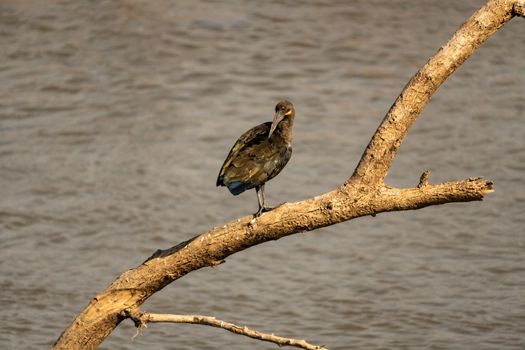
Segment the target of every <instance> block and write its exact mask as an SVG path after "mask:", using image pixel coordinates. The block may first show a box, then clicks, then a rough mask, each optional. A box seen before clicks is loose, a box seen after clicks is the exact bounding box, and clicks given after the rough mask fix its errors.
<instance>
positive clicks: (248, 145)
mask: <svg viewBox="0 0 525 350" xmlns="http://www.w3.org/2000/svg"><path fill="white" fill-rule="evenodd" d="M271 125H272V123H271V122H266V123H263V124H260V125H257V126H255V127H253V128H251V129H250V130H248V131H246V132H245V133H244V134H242V135H241V137H239V139H238V140H237V142H235V144H234V145H233V147H232V148H231V150H230V153H228V157H226V160H225V161H224V163H223V164H222V167H221V170H220V171H219V176H218V177H217V186H220V185H224V183H223V176H224V172H225V171H226V169H228V167H229V166H230V165H231V164H232V162H233V161H234V160H236V159H237V156H238V155H239V154H240V153H248V154H251V153H252V152H251V150H252V149H253V148H254V147H256V146H257V145H259V144H261V143H262V142H264V141H265V140H266V139H267V138H268V133H269V132H270V126H271ZM248 154H247V155H248ZM253 156H255V154H253ZM243 158H244V157H243ZM236 163H237V162H236ZM236 165H237V166H239V165H240V164H236Z"/></svg>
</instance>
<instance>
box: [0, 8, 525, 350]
mask: <svg viewBox="0 0 525 350" xmlns="http://www.w3.org/2000/svg"><path fill="white" fill-rule="evenodd" d="M482 3H483V1H473V0H472V1H453V0H444V1H430V0H424V1H413V2H410V1H384V0H378V1H320V0H319V1H266V2H255V1H240V0H239V1H230V2H221V1H179V2H175V1H163V0H155V1H138V0H137V1H131V0H127V1H47V2H46V3H45V4H44V3H43V2H40V1H28V0H25V1H14V0H4V1H2V2H1V3H0V47H1V55H0V82H1V84H0V269H1V270H0V271H1V274H0V290H1V293H0V310H1V311H0V315H1V317H0V330H1V331H0V349H42V348H49V347H50V346H51V345H52V343H53V342H54V340H55V339H56V338H57V337H58V336H59V334H60V332H61V331H62V330H63V329H64V328H65V327H66V326H67V325H68V323H69V322H70V321H71V320H72V319H73V317H74V316H75V315H76V314H77V313H78V312H79V311H81V310H82V308H83V307H84V306H85V305H86V303H87V302H88V301H89V299H90V298H91V297H93V296H94V295H95V294H96V293H97V292H99V291H101V290H102V289H103V288H105V287H106V286H107V285H108V284H109V283H110V282H111V281H113V279H114V278H115V277H116V276H118V275H119V274H120V273H122V272H123V271H125V270H126V269H128V268H132V267H134V266H136V265H138V264H140V263H141V262H142V261H143V260H144V259H145V258H146V257H147V256H149V255H150V254H151V253H152V252H153V251H155V250H156V249H158V248H167V247H169V246H172V245H175V244H177V243H179V242H181V241H183V240H185V239H188V238H189V237H191V236H193V235H195V234H196V233H199V232H202V231H204V230H206V229H208V228H210V227H213V226H216V225H221V224H224V223H225V222H227V221H229V220H232V219H235V218H238V217H240V216H243V215H246V214H248V213H251V212H253V211H255V210H256V207H257V201H256V196H255V193H254V192H253V191H250V192H248V193H245V194H242V195H240V196H239V197H233V196H231V195H230V194H229V193H228V192H227V190H225V189H224V188H220V189H219V188H216V187H215V178H216V175H217V172H218V170H219V167H220V166H221V164H222V161H223V160H224V158H225V157H226V154H227V152H228V150H229V147H231V145H232V143H233V142H234V141H235V139H236V138H237V137H238V136H239V135H240V134H241V133H242V132H244V131H245V130H246V129H248V128H250V127H252V126H254V125H256V124H258V123H261V122H264V121H268V120H270V118H271V116H272V112H273V107H274V105H275V103H276V102H277V101H278V100H279V99H282V98H288V99H290V100H291V101H293V102H294V104H295V106H296V110H297V117H296V123H295V141H294V154H293V156H292V160H291V161H290V163H289V164H288V166H287V167H286V168H285V170H284V171H283V172H282V173H281V174H280V175H279V176H278V177H277V178H275V179H274V180H272V181H271V182H269V183H268V185H267V191H266V192H267V198H268V200H269V201H270V202H271V203H280V202H283V201H297V200H301V199H305V198H308V197H311V196H314V195H316V194H320V193H324V192H326V191H329V190H331V189H333V188H334V187H335V186H337V185H338V184H340V183H342V182H343V181H344V180H345V179H346V178H347V177H348V176H349V175H350V174H351V172H352V170H353V169H354V167H355V165H356V163H357V161H358V159H359V157H360V155H361V153H362V151H363V149H364V147H365V146H366V144H367V142H368V140H369V138H370V136H371V135H372V133H373V132H374V130H375V128H376V127H377V125H378V124H379V122H380V121H381V119H382V118H383V116H384V114H385V113H386V111H387V110H388V108H389V106H390V105H391V104H392V102H393V101H394V99H395V98H396V96H397V94H398V93H399V92H400V91H401V89H402V88H403V86H404V85H405V84H406V82H407V81H408V79H409V78H410V77H411V75H412V74H414V73H415V71H416V70H417V69H418V68H419V67H420V66H421V65H423V64H424V63H425V62H426V60H427V59H428V58H429V57H430V56H431V55H432V54H433V53H434V52H435V51H436V50H437V49H438V48H439V47H440V46H441V45H442V44H443V43H444V42H445V41H446V40H448V38H449V37H450V36H451V34H452V33H453V32H454V31H455V30H456V29H457V28H458V26H459V25H460V24H461V23H462V22H463V21H464V20H465V19H466V18H467V17H468V16H470V15H471V14H472V13H473V11H474V10H475V9H476V8H478V7H479V6H481V5H482ZM524 34H525V21H524V20H522V19H514V20H513V21H511V23H509V24H508V25H507V26H506V27H504V28H503V29H502V30H500V31H499V32H498V33H496V34H495V35H494V36H493V37H492V38H490V39H489V40H488V42H487V43H485V44H484V45H483V46H482V47H481V49H479V50H478V51H477V52H476V53H475V54H474V56H473V57H472V58H471V59H470V60H468V61H467V62H466V63H465V64H464V66H462V67H461V68H460V69H459V70H458V71H457V72H456V73H455V74H454V75H453V76H452V77H451V78H450V79H449V80H448V81H447V82H446V83H445V84H444V85H443V86H442V87H441V89H440V90H439V91H438V93H437V94H436V95H435V96H434V97H433V98H432V100H431V102H430V104H429V105H428V107H427V108H426V109H425V111H424V113H423V116H422V118H421V119H420V120H418V122H417V123H416V124H415V126H414V127H413V129H412V130H411V132H410V133H409V135H408V137H407V139H406V141H405V142H404V144H403V146H402V147H401V150H400V154H399V156H398V158H397V159H396V160H395V163H394V165H393V167H392V169H391V171H390V174H389V177H388V181H389V183H390V184H392V185H395V186H414V185H416V184H417V181H418V179H419V176H420V174H421V172H422V171H423V170H425V169H429V170H430V181H431V182H440V181H447V180H454V179H462V178H467V177H470V176H484V177H486V178H488V179H491V180H493V181H494V182H495V188H496V192H495V193H493V194H492V195H490V196H489V197H487V199H486V200H485V201H483V202H479V203H469V204H451V205H445V206H439V207H431V208H426V209H423V210H419V211H413V212H403V213H391V214H380V215H378V216H377V217H376V218H370V217H367V218H361V219H357V220H353V221H350V222H347V223H343V224H339V225H336V226H333V227H328V228H325V229H321V230H317V231H315V232H310V233H305V234H299V235H294V236H292V237H288V238H285V239H281V240H280V241H277V242H270V243H266V244H264V245H261V246H258V247H254V248H252V249H249V250H247V251H244V252H241V253H238V254H236V255H234V256H232V257H230V258H228V260H227V262H226V264H223V265H221V266H220V267H217V268H209V269H203V270H200V271H196V272H194V273H191V274H190V275H189V276H186V277H184V278H182V279H181V280H179V281H177V282H176V283H174V284H172V285H170V286H169V287H167V288H165V289H164V290H163V291H161V292H160V293H158V294H156V295H155V296H154V297H152V298H151V300H149V301H148V302H147V303H146V304H145V305H144V307H143V309H144V310H147V311H151V312H170V313H197V314H206V315H213V316H216V317H218V318H221V319H224V320H227V321H231V322H236V323H239V324H241V325H247V326H249V327H252V328H255V329H259V330H261V331H266V332H270V333H276V334H279V335H283V336H289V337H297V338H306V339H308V340H309V341H311V342H313V343H317V344H326V346H327V347H329V348H330V349H354V348H355V349H422V348H425V349H524V347H525V345H524V344H525V235H524V227H525V215H524V214H523V212H524V209H525V186H524V174H525V137H524V134H525V123H524V116H525V99H524V90H525V59H524V58H525V35H524ZM134 334H135V329H134V327H133V325H132V324H131V323H130V322H124V323H123V324H122V325H121V326H120V327H119V328H118V329H117V330H116V331H115V332H114V333H113V334H112V335H111V336H110V337H109V338H108V339H107V340H106V341H105V342H104V343H103V345H102V346H101V347H100V348H101V349H234V350H235V349H269V348H273V347H274V346H273V345H269V344H266V343H260V342H257V341H254V340H250V339H244V338H242V337H239V336H235V335H231V334H230V333H227V332H225V331H221V330H218V329H212V328H205V327H199V326H193V325H151V326H150V327H149V328H148V329H147V330H145V331H144V332H143V333H142V335H140V336H138V337H137V338H135V340H134V341H131V337H132V336H133V335H134Z"/></svg>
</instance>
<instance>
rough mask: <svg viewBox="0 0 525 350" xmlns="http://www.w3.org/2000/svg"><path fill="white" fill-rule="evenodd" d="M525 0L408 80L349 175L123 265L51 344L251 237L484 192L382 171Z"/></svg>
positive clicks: (487, 13) (94, 342) (96, 337)
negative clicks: (406, 181)
mask: <svg viewBox="0 0 525 350" xmlns="http://www.w3.org/2000/svg"><path fill="white" fill-rule="evenodd" d="M524 3H525V0H490V1H488V2H487V4H486V5H485V6H483V7H482V8H481V9H479V10H478V11H477V12H476V13H474V15H472V17H470V19H468V20H467V22H465V24H463V25H462V26H461V28H460V29H459V30H458V31H457V32H456V33H455V34H454V35H453V37H452V38H451V39H450V40H449V42H448V43H447V44H446V45H445V46H443V47H442V48H441V49H440V50H439V51H438V52H437V53H436V55H435V56H434V57H432V58H431V59H430V60H429V61H428V63H427V64H426V65H425V66H424V67H423V68H422V69H421V70H420V71H419V72H417V73H416V75H415V76H414V77H413V78H412V79H411V80H410V82H409V83H408V84H407V86H406V87H405V88H404V90H403V91H402V92H401V94H400V96H399V97H398V98H397V100H396V102H395V103H394V105H393V106H392V108H391V109H390V111H389V112H388V113H387V115H386V117H385V118H384V120H383V122H382V123H381V125H380V126H379V128H378V129H377V131H376V133H375V134H374V135H373V137H372V139H371V141H370V143H369V145H368V147H367V148H366V150H365V152H364V154H363V156H362V158H361V160H360V162H359V165H358V166H357V168H356V169H355V171H354V173H353V175H352V176H351V177H350V178H349V179H348V180H346V182H345V183H344V184H343V185H341V186H340V187H339V188H337V189H335V190H334V191H332V192H328V193H325V194H323V195H319V196H316V197H314V198H310V199H307V200H304V201H301V202H297V203H288V204H284V205H282V206H280V207H279V208H276V209H274V210H272V211H270V212H267V213H265V214H263V215H261V216H260V217H259V218H257V220H252V218H251V216H246V217H244V218H240V219H238V220H235V221H232V222H230V223H227V224H226V225H224V226H222V227H219V228H213V229H211V230H209V231H207V232H205V233H202V234H201V235H198V236H196V237H194V238H192V239H190V240H188V241H186V242H183V243H181V244H179V245H177V246H175V247H172V248H170V249H166V250H159V251H157V252H156V253H155V254H153V256H152V257H151V258H150V259H148V260H146V261H145V262H144V263H143V264H142V265H140V266H138V267H137V268H135V269H132V270H129V271H126V272H125V273H123V274H122V275H121V276H120V277H118V278H117V279H116V280H115V281H114V282H113V283H112V284H111V285H110V286H109V287H108V288H107V289H106V290H105V291H103V292H101V293H100V294H98V295H97V296H96V297H95V298H93V299H92V300H91V302H90V303H89V305H87V306H86V308H85V309H84V310H83V311H82V312H81V313H80V314H79V315H78V316H77V317H76V319H75V320H74V321H73V322H72V323H71V325H70V326H69V327H68V328H67V329H66V330H65V331H64V333H62V335H61V336H60V338H59V339H58V340H57V342H56V344H55V346H54V349H67V350H71V349H95V348H96V347H97V346H98V345H99V344H100V343H101V342H102V341H103V340H104V339H105V338H106V337H107V336H108V335H109V334H110V333H111V332H112V331H113V329H114V328H115V327H117V326H118V324H119V323H120V322H121V321H122V320H123V319H124V318H126V316H125V315H124V314H123V310H126V309H129V308H138V307H139V306H140V305H141V304H142V303H143V302H144V301H145V300H147V299H148V298H149V297H150V296H151V295H153V294H154V293H155V292H157V291H158V290H160V289H162V288H163V287H165V286H166V285H168V284H169V283H171V282H173V281H175V280H176V279H178V278H180V277H182V276H184V275H185V274H187V273H189V272H191V271H194V270H196V269H199V268H202V267H205V266H215V265H217V264H220V263H222V262H223V261H224V259H225V258H226V257H228V256H229V255H231V254H234V253H236V252H238V251H241V250H244V249H247V248H249V247H252V246H254V245H257V244H260V243H263V242H266V241H269V240H276V239H279V238H282V237H284V236H287V235H290V234H294V233H298V232H304V231H310V230H314V229H317V228H320V227H324V226H328V225H333V224H336V223H339V222H343V221H346V220H350V219H353V218H356V217H360V216H364V215H375V214H377V213H381V212H386V211H397V210H412V209H418V208H423V207H426V206H429V205H436V204H444V203H451V202H468V201H474V200H482V199H483V197H484V196H485V195H486V194H488V193H490V192H492V183H491V182H490V181H484V180H482V179H479V178H472V179H466V180H463V181H456V182H447V183H443V184H436V185H432V184H429V183H428V179H427V178H426V176H424V177H422V179H421V181H420V183H419V185H418V186H417V187H414V188H408V189H396V188H392V187H389V186H387V185H385V184H384V179H385V177H386V174H387V171H388V169H389V168H390V166H391V163H392V161H393V159H394V158H395V155H396V153H397V151H398V149H399V147H400V145H401V143H402V141H403V139H404V137H405V136H406V134H407V132H408V130H409V128H410V126H411V125H412V124H413V123H414V121H415V120H416V119H417V117H418V116H419V115H420V113H421V112H422V110H423V108H424V107H425V105H426V104H427V103H428V101H429V99H430V97H431V96H432V94H433V93H434V92H435V91H436V90H437V89H438V87H439V86H440V85H441V84H442V83H443V81H444V80H445V79H446V78H447V77H448V76H450V74H452V73H453V72H454V70H455V69H456V68H457V67H459V66H460V65H461V64H462V63H463V62H464V61H465V60H466V59H467V58H468V57H469V56H470V55H471V54H472V53H473V52H474V51H475V50H476V48H478V47H479V46H480V45H481V43H483V42H484V41H485V40H486V39H487V38H488V37H490V36H491V35H492V34H493V33H494V32H496V31H497V30H498V29H499V28H501V26H503V25H504V24H505V23H506V22H508V21H509V20H510V19H511V18H513V16H517V15H520V16H523V9H524V8H525V5H524Z"/></svg>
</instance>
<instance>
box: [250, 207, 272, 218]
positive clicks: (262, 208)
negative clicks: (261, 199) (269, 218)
mask: <svg viewBox="0 0 525 350" xmlns="http://www.w3.org/2000/svg"><path fill="white" fill-rule="evenodd" d="M273 209H275V207H260V208H259V210H257V212H256V213H255V214H253V217H254V218H258V217H259V216H261V214H262V213H266V212H267V211H270V210H273Z"/></svg>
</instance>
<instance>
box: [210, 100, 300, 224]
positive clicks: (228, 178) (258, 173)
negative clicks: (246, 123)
mask: <svg viewBox="0 0 525 350" xmlns="http://www.w3.org/2000/svg"><path fill="white" fill-rule="evenodd" d="M294 117H295V108H294V105H293V104H292V103H291V102H290V101H287V100H283V101H280V102H279V103H277V105H276V106H275V114H274V116H273V120H272V121H271V122H266V123H262V124H260V125H257V126H255V127H253V128H251V129H250V130H248V131H246V132H245V133H244V134H242V135H241V137H239V139H238V140H237V141H236V142H235V144H234V145H233V147H232V148H231V150H230V153H228V156H227V157H226V160H225V161H224V163H223V164H222V167H221V170H220V171H219V175H218V177H217V186H226V187H227V188H228V190H229V191H230V192H231V193H232V194H233V195H234V196H237V195H239V194H241V193H242V192H244V191H246V190H249V189H252V188H255V191H256V193H257V201H258V203H259V209H258V210H257V212H256V213H255V214H254V217H255V218H256V217H258V216H260V215H261V214H262V213H263V212H266V211H269V210H272V209H273V208H271V207H266V206H265V197H264V185H265V183H266V182H268V181H269V180H271V179H273V178H274V177H275V176H277V175H278V174H279V173H280V172H281V170H283V168H284V166H285V165H286V164H287V163H288V161H289V160H290V157H291V156H292V139H293V133H292V127H293V120H294Z"/></svg>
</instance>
